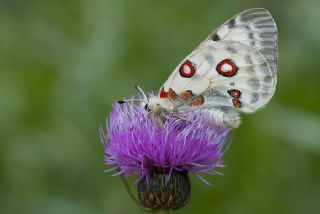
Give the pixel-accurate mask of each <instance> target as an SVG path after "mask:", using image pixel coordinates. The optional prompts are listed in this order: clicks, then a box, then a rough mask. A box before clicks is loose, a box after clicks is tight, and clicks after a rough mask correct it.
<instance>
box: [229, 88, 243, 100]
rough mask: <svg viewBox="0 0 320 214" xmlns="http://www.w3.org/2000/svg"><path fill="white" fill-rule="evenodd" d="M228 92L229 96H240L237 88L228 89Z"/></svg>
mask: <svg viewBox="0 0 320 214" xmlns="http://www.w3.org/2000/svg"><path fill="white" fill-rule="evenodd" d="M228 94H229V95H230V96H231V97H234V98H239V97H240V96H241V91H239V90H237V89H231V90H229V91H228Z"/></svg>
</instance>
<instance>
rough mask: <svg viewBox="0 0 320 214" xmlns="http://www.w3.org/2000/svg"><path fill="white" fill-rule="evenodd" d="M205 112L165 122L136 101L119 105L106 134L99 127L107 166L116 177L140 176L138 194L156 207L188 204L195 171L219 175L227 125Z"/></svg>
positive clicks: (153, 208) (145, 203)
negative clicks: (191, 176)
mask: <svg viewBox="0 0 320 214" xmlns="http://www.w3.org/2000/svg"><path fill="white" fill-rule="evenodd" d="M208 118H209V116H208V115H207V114H206V113H204V112H193V113H191V114H190V113H189V114H182V115H181V117H179V118H177V117H175V115H174V114H172V115H168V116H167V117H166V118H165V120H164V122H163V120H162V121H159V119H156V118H154V117H152V116H151V115H146V112H145V111H144V109H143V108H142V107H141V106H137V105H135V104H133V103H124V104H122V105H120V104H115V105H114V106H113V110H112V112H111V113H110V118H109V119H107V121H106V126H107V130H106V135H105V134H104V131H103V130H102V128H101V127H100V129H99V132H100V137H101V141H102V143H103V145H104V152H105V164H106V165H111V166H112V168H111V169H110V170H107V171H113V170H114V171H116V173H115V174H114V175H120V174H122V175H124V176H130V175H134V174H136V175H138V179H137V180H136V184H137V185H138V187H137V190H138V198H139V199H140V201H141V203H142V204H143V206H145V207H147V208H150V209H152V210H171V209H178V208H180V207H183V206H185V205H186V204H187V203H188V201H189V198H190V191H191V186H190V182H189V178H188V173H189V172H191V173H193V174H194V175H195V176H197V177H198V178H199V179H201V180H202V181H203V182H205V183H207V184H208V182H207V181H206V180H205V179H203V178H202V177H201V175H200V174H219V173H218V172H217V171H215V168H218V167H223V162H222V159H221V158H222V156H223V154H224V148H225V147H224V145H225V142H226V138H227V135H228V133H229V130H228V129H223V128H222V127H219V126H217V125H215V124H213V123H212V122H211V121H210V120H209V119H208Z"/></svg>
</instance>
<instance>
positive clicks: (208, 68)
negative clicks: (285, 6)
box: [138, 8, 278, 128]
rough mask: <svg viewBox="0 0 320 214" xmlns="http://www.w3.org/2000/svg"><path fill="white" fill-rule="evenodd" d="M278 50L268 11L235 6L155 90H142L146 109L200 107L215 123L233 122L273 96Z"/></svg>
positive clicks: (236, 123) (155, 112)
mask: <svg viewBox="0 0 320 214" xmlns="http://www.w3.org/2000/svg"><path fill="white" fill-rule="evenodd" d="M277 55H278V50H277V26H276V24H275V22H274V20H273V18H272V16H271V14H270V13H269V11H268V10H266V9H263V8H253V9H248V10H245V11H243V12H240V13H239V14H237V15H236V16H234V17H233V18H231V19H229V20H228V21H226V22H225V23H224V24H223V25H221V26H220V27H219V28H217V29H216V30H215V31H214V32H213V33H211V34H210V35H209V36H208V37H207V39H205V40H204V41H203V42H202V43H201V44H200V45H199V46H198V47H197V48H196V49H195V50H194V51H193V52H192V53H191V54H189V55H188V56H187V57H186V58H185V59H184V60H183V61H182V62H181V63H180V64H179V65H178V66H177V67H176V69H175V70H174V71H173V72H172V74H171V75H170V76H169V78H168V79H167V81H166V82H165V83H164V84H163V85H162V86H161V88H160V91H159V93H158V95H157V96H155V97H151V98H149V99H148V98H147V97H146V96H145V95H144V97H145V100H146V101H145V102H146V104H145V109H146V110H148V111H149V112H151V113H152V114H153V115H156V116H159V115H161V114H165V113H168V112H176V113H177V114H179V113H182V112H183V113H188V112H191V111H205V112H207V113H208V114H209V115H210V117H211V119H212V121H213V122H214V123H216V124H218V125H221V126H223V127H230V128H236V127H238V126H239V125H240V122H241V121H240V116H239V113H241V112H243V113H253V112H255V111H257V110H258V109H261V108H262V107H263V106H265V105H266V104H267V103H268V102H269V101H270V99H271V97H272V96H273V94H274V92H275V88H276V83H277ZM138 89H139V88H138ZM139 90H140V91H142V90H141V89H139Z"/></svg>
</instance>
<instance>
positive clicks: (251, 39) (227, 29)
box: [199, 8, 278, 74]
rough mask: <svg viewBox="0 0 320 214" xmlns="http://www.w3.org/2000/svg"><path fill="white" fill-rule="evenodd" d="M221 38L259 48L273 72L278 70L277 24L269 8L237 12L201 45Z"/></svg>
mask: <svg viewBox="0 0 320 214" xmlns="http://www.w3.org/2000/svg"><path fill="white" fill-rule="evenodd" d="M220 40H223V41H230V40H231V41H239V42H241V43H244V44H247V45H250V46H253V47H255V48H257V49H258V50H259V51H260V53H261V54H262V56H263V57H264V58H265V59H266V60H267V62H268V63H269V65H270V68H271V71H272V73H273V74H275V73H276V72H277V54H278V53H277V40H278V35H277V26H276V23H275V22H274V20H273V18H272V16H271V14H270V13H269V11H268V10H266V9H264V8H253V9H249V10H245V11H243V12H241V13H239V14H237V15H236V16H234V17H233V18H231V19H229V20H228V21H226V22H225V23H224V24H223V25H221V27H219V28H218V29H217V30H215V31H214V32H213V33H212V34H210V35H209V37H208V38H207V39H206V40H205V41H204V42H203V43H202V44H201V45H200V46H199V47H203V46H207V45H210V44H213V43H214V42H216V41H220Z"/></svg>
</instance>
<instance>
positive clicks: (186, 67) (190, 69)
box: [179, 60, 196, 78]
mask: <svg viewBox="0 0 320 214" xmlns="http://www.w3.org/2000/svg"><path fill="white" fill-rule="evenodd" d="M179 72H180V75H181V76H182V77H185V78H190V77H192V76H193V75H194V73H195V72H196V69H195V67H194V66H193V65H192V63H191V62H190V61H189V60H186V61H184V63H182V65H181V66H180V68H179Z"/></svg>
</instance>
